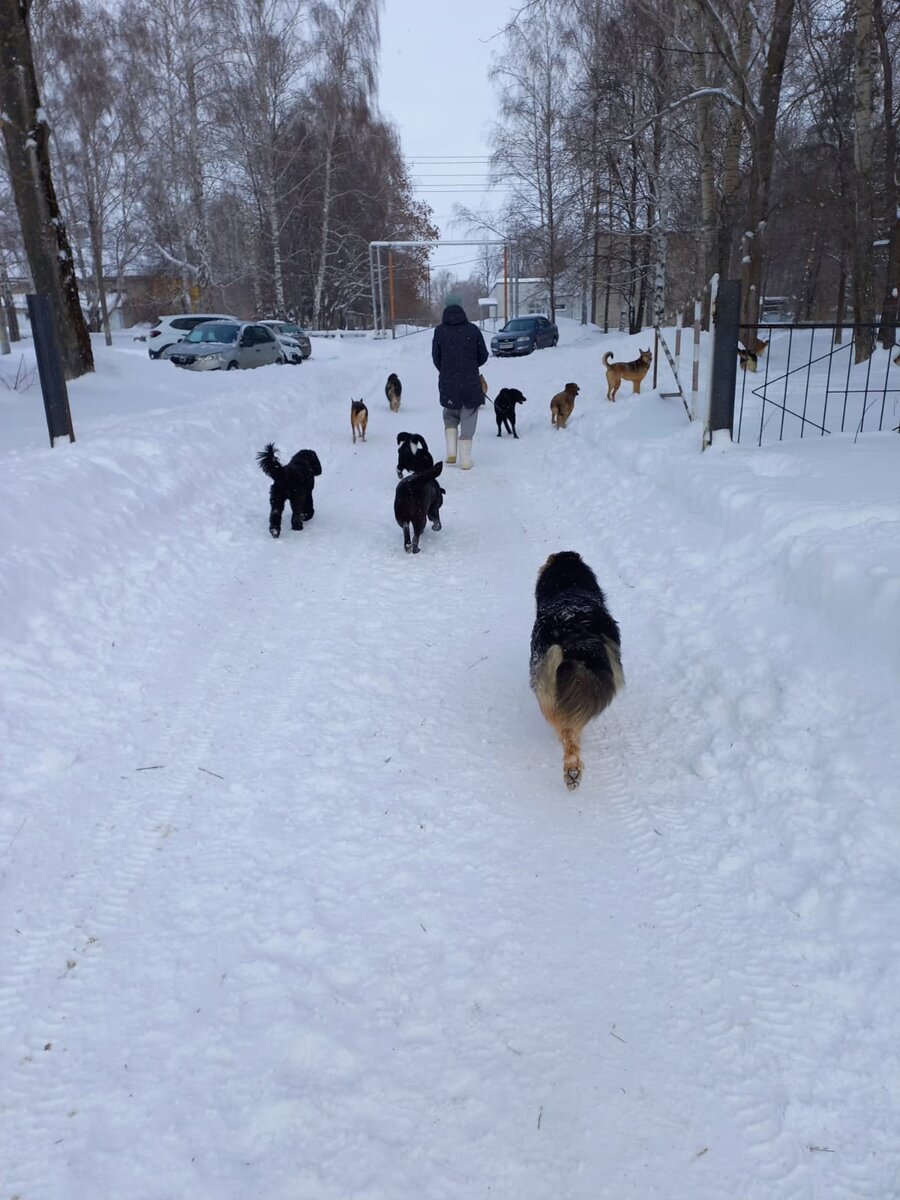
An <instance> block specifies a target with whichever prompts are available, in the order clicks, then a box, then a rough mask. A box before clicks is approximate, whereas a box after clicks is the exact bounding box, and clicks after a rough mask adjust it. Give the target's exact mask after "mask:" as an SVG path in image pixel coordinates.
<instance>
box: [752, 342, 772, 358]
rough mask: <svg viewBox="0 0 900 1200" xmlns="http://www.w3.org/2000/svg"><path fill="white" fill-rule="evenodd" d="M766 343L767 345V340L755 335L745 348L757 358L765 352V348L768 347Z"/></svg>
mask: <svg viewBox="0 0 900 1200" xmlns="http://www.w3.org/2000/svg"><path fill="white" fill-rule="evenodd" d="M768 345H769V343H768V340H767V341H765V342H763V341H761V340H760V339H759V338H758V337H755V338H754V339H753V341H752V342H751V343H750V345H749V346H748V347H747V349H748V350H749V351H750V353H751V354H755V355H756V357H757V358H762V356H763V355H764V354H765V352H766V348H767V347H768Z"/></svg>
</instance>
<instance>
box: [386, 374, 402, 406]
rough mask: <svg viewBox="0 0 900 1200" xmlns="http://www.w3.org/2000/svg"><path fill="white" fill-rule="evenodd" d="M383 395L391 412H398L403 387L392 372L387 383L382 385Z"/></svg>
mask: <svg viewBox="0 0 900 1200" xmlns="http://www.w3.org/2000/svg"><path fill="white" fill-rule="evenodd" d="M384 394H385V395H386V396H387V402H388V404H389V405H390V406H391V412H399V411H400V397H401V396H402V395H403V385H402V384H401V382H400V380H399V379H398V378H397V376H396V375H395V374H394V372H393V371H391V373H390V375H388V377H387V383H386V384H385V385H384Z"/></svg>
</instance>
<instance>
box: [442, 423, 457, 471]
mask: <svg viewBox="0 0 900 1200" xmlns="http://www.w3.org/2000/svg"><path fill="white" fill-rule="evenodd" d="M444 434H445V436H446V438H447V462H448V463H449V464H450V465H451V466H452V465H453V463H455V462H456V439H457V437H458V436H459V430H458V429H454V427H453V426H452V425H445V426H444Z"/></svg>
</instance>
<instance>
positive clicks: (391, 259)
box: [388, 250, 397, 333]
mask: <svg viewBox="0 0 900 1200" xmlns="http://www.w3.org/2000/svg"><path fill="white" fill-rule="evenodd" d="M388 296H389V298H390V301H391V328H392V329H393V330H394V332H395V333H396V324H397V314H396V311H395V309H394V252H393V250H388Z"/></svg>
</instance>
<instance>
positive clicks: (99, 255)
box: [88, 194, 112, 346]
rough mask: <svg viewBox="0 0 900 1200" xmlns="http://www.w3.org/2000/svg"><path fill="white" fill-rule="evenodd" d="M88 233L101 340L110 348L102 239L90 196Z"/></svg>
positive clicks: (97, 217) (94, 206)
mask: <svg viewBox="0 0 900 1200" xmlns="http://www.w3.org/2000/svg"><path fill="white" fill-rule="evenodd" d="M88 232H89V234H90V238H91V258H92V259H93V263H94V279H95V281H96V286H97V298H98V300H99V302H100V322H101V325H102V328H103V338H104V341H105V342H106V344H107V346H111V345H112V333H111V332H110V328H109V308H108V307H107V303H106V284H105V283H104V282H103V238H102V235H101V233H100V218H99V215H98V213H97V203H96V201H95V199H94V197H93V196H91V195H90V194H89V195H88Z"/></svg>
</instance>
